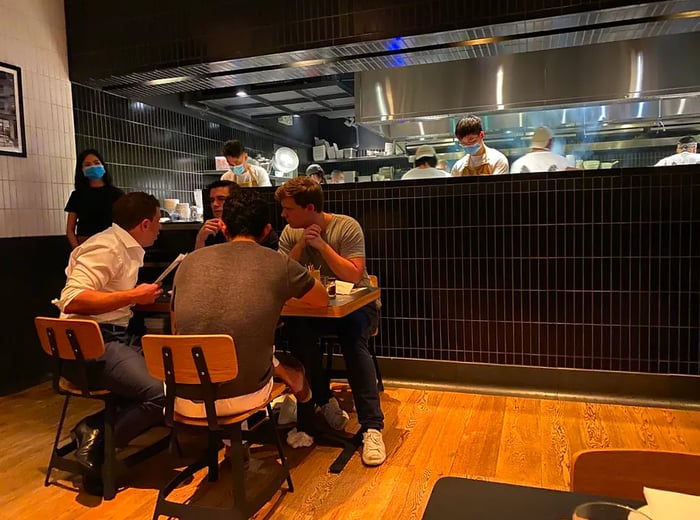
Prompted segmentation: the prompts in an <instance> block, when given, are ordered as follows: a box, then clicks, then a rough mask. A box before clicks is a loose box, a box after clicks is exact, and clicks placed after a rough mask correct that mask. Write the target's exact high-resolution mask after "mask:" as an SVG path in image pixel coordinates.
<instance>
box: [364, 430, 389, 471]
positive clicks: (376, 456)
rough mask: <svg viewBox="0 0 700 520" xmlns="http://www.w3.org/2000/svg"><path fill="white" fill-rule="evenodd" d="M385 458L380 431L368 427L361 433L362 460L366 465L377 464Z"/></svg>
mask: <svg viewBox="0 0 700 520" xmlns="http://www.w3.org/2000/svg"><path fill="white" fill-rule="evenodd" d="M385 460H386V448H385V447H384V439H383V438H382V432H380V431H379V430H374V429H372V428H370V429H369V430H367V431H366V432H365V433H363V434H362V462H364V463H365V464H367V465H368V466H379V465H380V464H382V463H384V461H385Z"/></svg>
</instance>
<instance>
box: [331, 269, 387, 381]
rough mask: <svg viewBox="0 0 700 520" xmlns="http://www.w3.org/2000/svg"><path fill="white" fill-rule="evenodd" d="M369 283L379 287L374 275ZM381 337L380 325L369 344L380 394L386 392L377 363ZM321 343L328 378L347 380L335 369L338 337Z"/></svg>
mask: <svg viewBox="0 0 700 520" xmlns="http://www.w3.org/2000/svg"><path fill="white" fill-rule="evenodd" d="M369 283H370V286H372V287H379V279H378V278H377V277H376V276H375V275H373V274H370V275H369ZM378 335H379V324H377V328H376V329H374V330H373V331H372V334H370V337H369V342H368V344H367V348H368V349H369V353H370V354H371V355H372V362H373V363H374V370H375V372H376V373H377V388H378V389H379V391H380V392H383V391H384V381H383V380H382V373H381V371H380V370H379V362H378V361H377V353H376V351H375V350H374V341H375V340H374V338H376V337H377V336H378ZM321 342H322V343H323V346H325V351H326V373H327V374H328V377H329V378H330V379H333V378H334V377H335V378H343V379H346V378H347V374H346V371H345V370H338V369H334V368H333V352H334V351H335V347H336V346H337V345H338V336H335V335H324V336H322V337H321Z"/></svg>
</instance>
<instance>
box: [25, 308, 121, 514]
mask: <svg viewBox="0 0 700 520" xmlns="http://www.w3.org/2000/svg"><path fill="white" fill-rule="evenodd" d="M34 324H35V326H36V331H37V334H38V335H39V340H40V342H41V347H42V349H43V350H44V352H46V353H47V354H48V355H49V356H51V358H52V359H53V388H54V390H55V391H56V393H57V394H59V395H62V396H65V400H64V401H63V410H62V411H61V419H60V420H59V422H58V428H57V430H56V438H55V439H54V443H53V449H52V450H51V460H50V461H49V467H48V469H47V470H46V478H45V479H44V486H48V485H49V483H50V479H51V470H52V469H54V468H56V469H61V470H63V471H69V472H71V473H77V474H83V475H85V474H86V470H85V469H84V468H83V466H81V465H80V464H78V462H77V461H75V460H72V459H69V458H67V455H69V454H70V453H72V452H73V451H75V449H76V448H77V446H76V443H75V441H71V442H69V443H66V444H64V445H63V446H59V442H60V440H61V431H62V429H63V422H64V421H65V419H66V411H67V410H68V402H69V401H70V398H71V397H82V398H84V399H97V400H99V401H102V402H103V403H104V407H105V413H104V423H105V426H104V462H103V464H102V484H103V488H104V492H103V496H104V498H105V499H106V500H110V499H112V498H114V496H115V494H116V491H117V489H116V475H115V460H116V457H115V450H114V435H113V433H114V414H115V403H114V400H113V399H112V394H111V393H110V392H109V391H108V390H105V389H102V388H92V387H90V385H89V383H88V373H87V362H88V361H91V360H95V359H97V358H99V357H101V356H102V354H103V353H104V351H105V345H104V341H103V340H102V333H101V332H100V328H99V326H98V325H97V323H96V322H94V321H92V320H77V319H57V318H42V317H38V318H35V319H34ZM69 365H72V366H71V367H70V368H72V369H73V370H72V371H71V372H72V373H71V379H70V380H69V379H67V378H66V377H64V373H65V371H66V369H67V368H68V367H69Z"/></svg>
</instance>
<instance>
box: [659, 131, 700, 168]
mask: <svg viewBox="0 0 700 520" xmlns="http://www.w3.org/2000/svg"><path fill="white" fill-rule="evenodd" d="M697 151H698V142H697V141H696V140H695V138H694V137H693V136H692V135H687V136H685V137H681V138H680V139H679V140H678V145H677V146H676V153H675V154H673V155H669V156H668V157H664V158H663V159H661V160H660V161H659V162H657V163H656V164H655V165H654V166H678V165H680V164H700V154H699V153H697Z"/></svg>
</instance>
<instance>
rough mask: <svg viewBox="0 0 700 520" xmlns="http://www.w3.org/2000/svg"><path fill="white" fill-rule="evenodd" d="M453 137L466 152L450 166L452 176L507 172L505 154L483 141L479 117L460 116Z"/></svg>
mask: <svg viewBox="0 0 700 520" xmlns="http://www.w3.org/2000/svg"><path fill="white" fill-rule="evenodd" d="M455 137H456V138H457V140H458V141H459V143H460V144H461V145H462V147H463V148H464V151H465V152H466V153H467V154H466V155H465V156H464V157H462V158H461V159H460V160H459V161H457V162H456V163H455V165H454V166H453V167H452V176H453V177H462V176H465V175H497V174H501V173H508V159H506V156H505V155H503V154H502V153H501V152H499V151H498V150H496V149H495V148H489V147H488V146H486V144H485V143H484V129H483V126H482V124H481V119H480V118H479V117H477V116H467V117H465V118H462V119H461V120H460V122H459V123H457V127H456V128H455Z"/></svg>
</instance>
